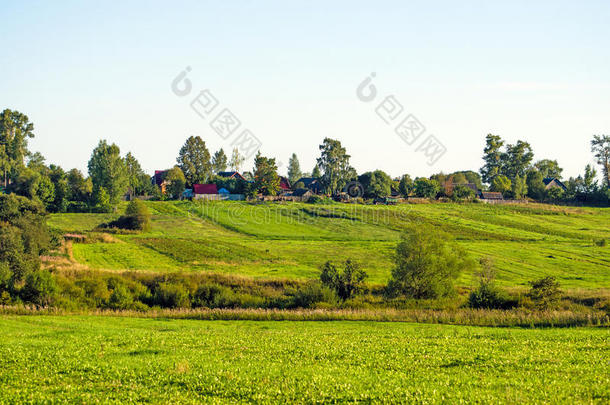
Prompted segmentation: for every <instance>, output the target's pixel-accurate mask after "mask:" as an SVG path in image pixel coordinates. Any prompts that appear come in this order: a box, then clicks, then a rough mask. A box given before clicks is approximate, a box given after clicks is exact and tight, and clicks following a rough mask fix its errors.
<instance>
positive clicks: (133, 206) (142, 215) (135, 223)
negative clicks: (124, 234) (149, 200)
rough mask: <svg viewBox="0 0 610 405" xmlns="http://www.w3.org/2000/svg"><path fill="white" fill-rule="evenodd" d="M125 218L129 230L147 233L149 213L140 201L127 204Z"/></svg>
mask: <svg viewBox="0 0 610 405" xmlns="http://www.w3.org/2000/svg"><path fill="white" fill-rule="evenodd" d="M125 217H126V218H127V219H128V221H129V222H130V224H131V228H130V229H134V230H139V231H147V230H149V229H150V211H149V210H148V207H147V206H146V204H144V202H143V201H141V200H133V201H130V202H129V204H127V209H126V210H125Z"/></svg>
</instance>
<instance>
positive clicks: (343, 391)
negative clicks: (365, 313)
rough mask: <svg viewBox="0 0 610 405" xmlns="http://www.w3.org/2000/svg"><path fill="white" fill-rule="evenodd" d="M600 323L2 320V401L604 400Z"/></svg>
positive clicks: (605, 355)
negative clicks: (564, 326) (546, 325)
mask: <svg viewBox="0 0 610 405" xmlns="http://www.w3.org/2000/svg"><path fill="white" fill-rule="evenodd" d="M609 339H610V331H609V330H608V329H595V328H589V329H580V328H576V329H513V328H495V329H492V328H478V327H465V326H440V325H417V324H405V323H373V322H250V321H227V322H225V321H196V320H168V319H146V318H113V317H93V316H88V317H87V316H79V317H70V316H63V317H54V316H22V317H17V316H1V317H0V403H20V404H21V403H41V402H45V401H48V402H51V401H52V402H71V403H75V402H78V403H94V402H104V403H108V402H120V403H126V402H152V403H201V402H205V403H240V402H258V403H281V402H291V403H312V402H316V403H322V402H324V403H333V402H335V403H336V402H349V403H351V402H374V403H379V402H386V403H400V402H406V401H411V402H414V401H416V402H424V403H426V402H445V403H447V402H448V403H456V402H459V401H465V402H489V403H515V402H527V403H541V402H547V403H557V402H563V403H591V402H599V403H607V402H608V401H610V371H609V370H610V364H609V358H610V351H609V349H610V347H609V346H608V341H609Z"/></svg>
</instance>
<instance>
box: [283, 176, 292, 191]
mask: <svg viewBox="0 0 610 405" xmlns="http://www.w3.org/2000/svg"><path fill="white" fill-rule="evenodd" d="M280 188H281V189H282V191H288V190H292V187H290V181H289V180H288V179H287V178H286V177H284V176H280Z"/></svg>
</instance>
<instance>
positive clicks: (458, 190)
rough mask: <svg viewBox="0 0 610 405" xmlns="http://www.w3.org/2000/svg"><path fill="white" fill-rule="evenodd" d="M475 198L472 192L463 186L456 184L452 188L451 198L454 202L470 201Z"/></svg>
mask: <svg viewBox="0 0 610 405" xmlns="http://www.w3.org/2000/svg"><path fill="white" fill-rule="evenodd" d="M474 197H475V193H474V190H473V189H471V188H470V187H467V186H465V185H463V184H458V185H457V186H455V187H454V188H453V194H451V198H452V199H453V200H456V201H460V200H472V199H473V198H474Z"/></svg>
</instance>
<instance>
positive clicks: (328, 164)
mask: <svg viewBox="0 0 610 405" xmlns="http://www.w3.org/2000/svg"><path fill="white" fill-rule="evenodd" d="M320 151H321V156H320V157H319V158H318V160H317V162H318V163H317V166H318V167H319V168H320V169H321V170H322V173H323V174H322V178H321V181H322V184H323V185H324V187H325V188H326V192H327V193H328V194H335V193H336V192H338V191H339V190H341V189H343V187H344V186H345V185H346V184H347V183H348V182H349V181H350V180H353V179H354V178H355V177H356V171H355V170H354V168H353V167H351V166H350V165H349V159H350V156H349V155H348V154H347V152H346V150H345V148H344V147H343V146H341V142H339V141H338V140H335V139H330V138H325V139H324V142H323V143H322V145H320Z"/></svg>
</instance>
